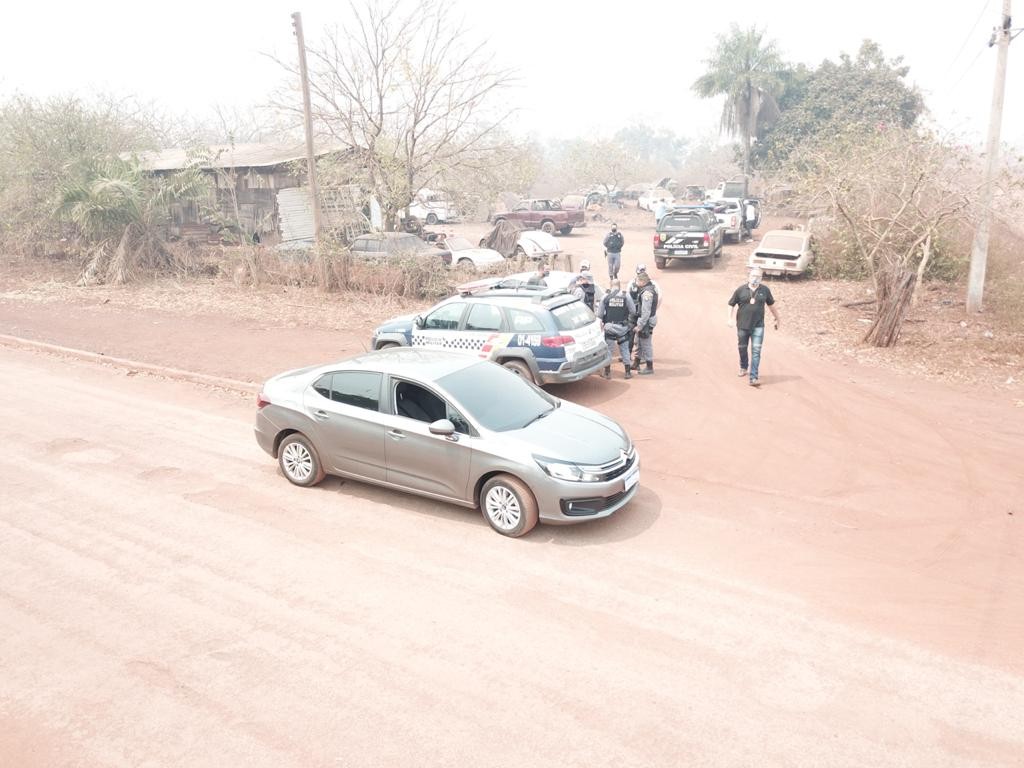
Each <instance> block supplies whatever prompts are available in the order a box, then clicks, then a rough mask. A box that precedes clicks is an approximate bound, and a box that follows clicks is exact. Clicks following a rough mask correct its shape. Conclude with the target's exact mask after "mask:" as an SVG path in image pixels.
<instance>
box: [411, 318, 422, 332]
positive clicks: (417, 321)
mask: <svg viewBox="0 0 1024 768" xmlns="http://www.w3.org/2000/svg"><path fill="white" fill-rule="evenodd" d="M412 325H413V327H414V328H415V329H416V330H417V331H419V330H422V328H423V315H416V317H414V318H413V319H412Z"/></svg>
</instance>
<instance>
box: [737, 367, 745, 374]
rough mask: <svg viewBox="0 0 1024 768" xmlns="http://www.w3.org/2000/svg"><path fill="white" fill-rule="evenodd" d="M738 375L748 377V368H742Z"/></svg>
mask: <svg viewBox="0 0 1024 768" xmlns="http://www.w3.org/2000/svg"><path fill="white" fill-rule="evenodd" d="M736 375H737V376H746V375H747V369H746V368H740V372H739V373H737V374H736Z"/></svg>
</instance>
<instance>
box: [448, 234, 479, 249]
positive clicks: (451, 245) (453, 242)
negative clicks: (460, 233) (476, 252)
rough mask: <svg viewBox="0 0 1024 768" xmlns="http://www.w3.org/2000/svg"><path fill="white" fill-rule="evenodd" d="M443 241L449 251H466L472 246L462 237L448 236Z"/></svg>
mask: <svg viewBox="0 0 1024 768" xmlns="http://www.w3.org/2000/svg"><path fill="white" fill-rule="evenodd" d="M444 242H445V245H447V246H448V250H450V251H466V250H469V249H470V248H472V247H473V244H472V243H471V242H469V240H467V239H466V238H464V237H449V238H446V239H445V241H444Z"/></svg>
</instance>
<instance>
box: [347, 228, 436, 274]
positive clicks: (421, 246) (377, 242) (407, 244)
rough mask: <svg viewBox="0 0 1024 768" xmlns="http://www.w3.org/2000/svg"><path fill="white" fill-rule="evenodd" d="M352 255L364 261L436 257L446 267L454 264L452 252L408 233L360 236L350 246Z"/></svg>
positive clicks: (376, 233)
mask: <svg viewBox="0 0 1024 768" xmlns="http://www.w3.org/2000/svg"><path fill="white" fill-rule="evenodd" d="M349 249H350V250H351V252H352V255H353V256H355V257H357V258H363V259H377V258H401V257H411V258H418V257H423V258H429V257H431V256H435V257H437V258H439V259H440V260H441V261H442V263H444V264H445V265H446V266H450V265H451V263H452V252H451V251H450V250H448V249H447V248H435V247H434V246H432V245H431V244H430V243H427V242H425V241H424V240H423V239H422V238H420V237H417V236H416V235H412V234H409V233H408V232H374V233H371V234H368V235H359V236H358V237H356V238H354V239H353V240H352V243H351V244H350V245H349Z"/></svg>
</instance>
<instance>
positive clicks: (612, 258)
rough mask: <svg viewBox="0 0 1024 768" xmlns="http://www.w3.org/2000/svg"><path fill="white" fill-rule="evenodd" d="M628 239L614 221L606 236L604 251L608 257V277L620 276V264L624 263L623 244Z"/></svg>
mask: <svg viewBox="0 0 1024 768" xmlns="http://www.w3.org/2000/svg"><path fill="white" fill-rule="evenodd" d="M625 242H626V239H625V238H624V237H623V236H622V233H621V232H619V226H618V225H617V224H616V223H615V222H614V221H613V222H612V229H611V231H610V232H609V233H608V234H607V235H605V238H604V253H605V256H607V257H608V279H609V280H616V279H618V277H619V266H620V265H621V264H622V246H623V245H625Z"/></svg>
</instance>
